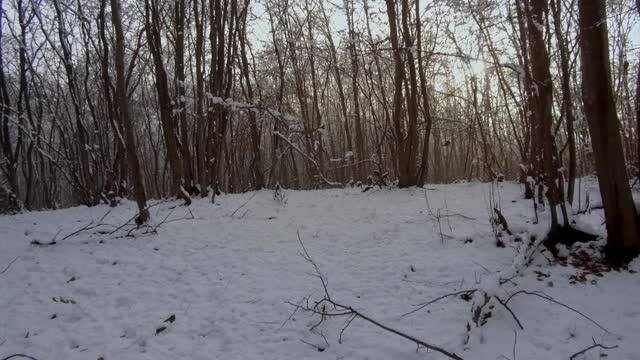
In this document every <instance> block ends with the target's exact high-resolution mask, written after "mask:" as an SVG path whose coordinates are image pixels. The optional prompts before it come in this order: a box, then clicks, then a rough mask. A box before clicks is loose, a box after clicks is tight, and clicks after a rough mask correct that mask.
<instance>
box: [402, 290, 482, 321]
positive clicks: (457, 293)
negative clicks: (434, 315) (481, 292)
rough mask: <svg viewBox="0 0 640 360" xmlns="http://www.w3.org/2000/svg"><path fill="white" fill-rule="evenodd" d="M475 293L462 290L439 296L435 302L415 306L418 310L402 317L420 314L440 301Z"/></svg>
mask: <svg viewBox="0 0 640 360" xmlns="http://www.w3.org/2000/svg"><path fill="white" fill-rule="evenodd" d="M474 292H476V289H470V290H461V291H458V292H454V293H449V294H445V295H442V296H439V297H437V298H435V299H433V300H430V301H427V302H425V303H422V304H417V305H415V306H417V307H418V308H416V309H413V310H411V311H409V312H407V313H404V314H402V316H407V315H411V314H413V313H415V312H418V311H420V310H422V309H424V308H426V307H427V306H429V305H431V304H435V303H437V302H438V301H440V300H444V299H446V298H450V297H453V296H459V295H464V294H468V295H471V294H473V293H474Z"/></svg>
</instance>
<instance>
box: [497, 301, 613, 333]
mask: <svg viewBox="0 0 640 360" xmlns="http://www.w3.org/2000/svg"><path fill="white" fill-rule="evenodd" d="M520 294H526V295H532V296H537V297H539V298H541V299H545V300H547V301H549V302H552V303H554V304H556V305H560V306H562V307H564V308H565V309H568V310H571V311H573V312H574V313H576V314H578V315H580V316H582V317H583V318H585V319H587V320H589V321H590V322H591V323H592V324H594V325H595V326H597V327H599V328H600V329H601V330H603V331H604V332H606V333H610V331H609V330H607V329H605V328H604V327H603V326H602V325H600V324H598V323H597V322H596V321H595V320H593V319H592V318H590V317H588V316H587V315H585V314H583V313H581V312H580V311H578V310H576V309H574V308H572V307H571V306H569V305H566V304H563V303H561V302H559V301H557V300H555V299H554V298H552V297H551V296H549V295H547V294H544V293H539V292H531V291H527V290H519V291H516V292H515V293H513V294H511V295H510V296H509V297H508V298H507V300H505V301H504V303H505V304H508V303H509V301H511V299H513V298H514V297H516V296H517V295H520Z"/></svg>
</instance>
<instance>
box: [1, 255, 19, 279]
mask: <svg viewBox="0 0 640 360" xmlns="http://www.w3.org/2000/svg"><path fill="white" fill-rule="evenodd" d="M18 258H20V256H16V257H15V258H14V259H13V260H11V262H10V263H9V265H7V266H6V267H5V268H4V270H2V271H0V275H2V274H4V273H6V272H7V271H8V270H9V268H10V267H11V265H13V263H14V262H16V261H17V260H18Z"/></svg>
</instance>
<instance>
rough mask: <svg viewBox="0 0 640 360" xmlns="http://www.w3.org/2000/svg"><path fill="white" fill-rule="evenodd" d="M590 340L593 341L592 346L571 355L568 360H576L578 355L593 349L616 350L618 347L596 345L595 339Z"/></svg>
mask: <svg viewBox="0 0 640 360" xmlns="http://www.w3.org/2000/svg"><path fill="white" fill-rule="evenodd" d="M591 340H593V345H591V346H589V347H588V348H586V349H582V350H580V351H578V352H577V353H575V354H573V355H571V356H570V357H569V360H573V359H576V358H577V357H578V356H580V355H582V354H584V353H586V352H587V351H589V350H592V349H595V348H601V349H605V350H611V349H616V348H617V347H618V345H614V346H604V345H602V344H599V343H597V342H596V339H594V338H591Z"/></svg>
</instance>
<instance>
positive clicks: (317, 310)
mask: <svg viewBox="0 0 640 360" xmlns="http://www.w3.org/2000/svg"><path fill="white" fill-rule="evenodd" d="M298 241H299V242H300V245H301V247H302V251H303V254H302V256H303V258H304V259H305V260H306V261H307V262H309V263H310V264H311V265H312V266H313V268H314V270H315V272H316V273H315V276H316V277H317V278H318V279H319V280H320V282H321V284H322V287H323V289H324V297H323V298H322V299H320V300H319V301H315V302H314V304H313V305H311V304H310V303H309V298H306V299H303V301H302V302H301V303H300V305H297V307H298V308H300V309H302V310H303V311H306V312H310V313H312V314H317V315H320V316H321V320H320V322H322V321H324V317H338V316H348V317H349V319H350V320H349V321H348V322H347V326H348V324H350V323H351V322H352V321H353V320H355V318H360V319H362V320H365V321H367V322H369V323H370V324H373V325H375V326H377V327H379V328H381V329H383V330H385V331H387V332H390V333H392V334H395V335H397V336H400V337H402V338H404V339H406V340H409V341H411V342H413V343H415V344H416V345H418V346H419V347H420V346H422V347H424V348H427V349H430V350H433V351H436V352H438V353H440V354H443V355H445V356H447V357H448V358H450V359H454V360H463V359H462V358H461V357H460V356H458V355H457V354H455V353H453V352H449V351H447V350H445V349H443V348H441V347H439V346H436V345H432V344H429V343H427V342H425V341H423V340H420V339H417V338H415V337H413V336H411V335H408V334H406V333H403V332H401V331H398V330H396V329H393V328H390V327H388V326H386V325H383V324H381V323H379V322H378V321H376V320H374V319H372V318H370V317H369V316H367V315H365V314H363V313H361V312H360V311H358V310H355V309H354V308H352V307H351V306H348V305H342V304H340V303H338V302H336V301H335V300H333V299H332V298H331V295H330V294H329V290H328V282H327V280H326V278H325V277H324V276H323V275H322V272H321V271H320V268H319V267H318V265H317V264H316V263H315V261H314V260H313V259H312V258H311V256H310V255H309V252H308V251H307V249H306V248H305V246H304V243H303V242H302V238H301V237H300V232H299V231H298ZM302 303H305V305H302ZM294 306H295V305H294ZM328 307H330V308H333V310H328V309H327V308H328ZM315 326H317V325H314V327H315ZM345 328H346V327H345Z"/></svg>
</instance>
